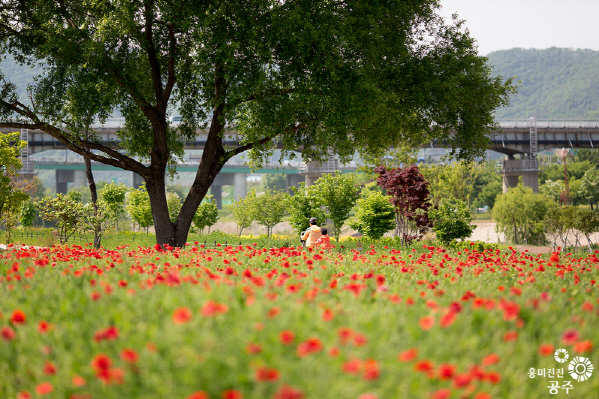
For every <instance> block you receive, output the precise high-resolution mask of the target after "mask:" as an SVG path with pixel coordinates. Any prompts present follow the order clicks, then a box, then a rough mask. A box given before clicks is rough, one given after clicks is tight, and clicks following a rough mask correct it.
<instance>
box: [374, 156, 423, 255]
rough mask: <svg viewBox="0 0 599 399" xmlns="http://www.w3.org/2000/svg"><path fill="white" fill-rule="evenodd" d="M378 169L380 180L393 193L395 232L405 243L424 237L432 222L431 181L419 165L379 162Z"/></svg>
mask: <svg viewBox="0 0 599 399" xmlns="http://www.w3.org/2000/svg"><path fill="white" fill-rule="evenodd" d="M374 171H375V173H377V174H378V175H379V177H378V179H377V184H378V185H379V186H381V187H382V188H383V189H384V190H385V191H386V192H387V195H389V196H390V197H391V198H390V199H389V202H390V203H391V204H392V205H393V207H394V208H395V221H396V222H397V225H396V227H395V235H396V236H399V237H401V240H402V243H403V244H407V243H409V242H411V241H413V240H420V239H421V238H422V236H424V234H425V233H426V231H427V230H428V228H429V227H432V222H431V221H430V220H429V218H428V210H429V208H430V206H431V204H430V202H429V194H430V192H429V190H428V182H427V181H426V180H424V177H423V176H422V174H421V173H420V170H419V169H418V166H416V165H412V166H409V167H407V168H404V169H390V170H387V169H385V167H384V166H377V167H376V168H375V169H374Z"/></svg>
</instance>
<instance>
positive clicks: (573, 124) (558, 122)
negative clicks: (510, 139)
mask: <svg viewBox="0 0 599 399" xmlns="http://www.w3.org/2000/svg"><path fill="white" fill-rule="evenodd" d="M497 123H499V126H500V127H502V128H506V129H509V128H528V127H530V124H531V120H530V119H498V120H497ZM536 126H537V129H543V128H562V129H580V128H587V129H593V128H599V120H582V119H577V120H574V119H537V120H536Z"/></svg>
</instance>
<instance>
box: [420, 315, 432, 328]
mask: <svg viewBox="0 0 599 399" xmlns="http://www.w3.org/2000/svg"><path fill="white" fill-rule="evenodd" d="M418 323H419V324H420V328H422V329H423V330H430V329H431V328H433V326H434V325H435V318H434V317H433V316H424V317H422V318H421V319H420V321H419V322H418Z"/></svg>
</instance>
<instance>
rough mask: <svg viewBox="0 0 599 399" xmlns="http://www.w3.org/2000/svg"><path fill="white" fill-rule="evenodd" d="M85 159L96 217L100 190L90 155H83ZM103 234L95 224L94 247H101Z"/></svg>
mask: <svg viewBox="0 0 599 399" xmlns="http://www.w3.org/2000/svg"><path fill="white" fill-rule="evenodd" d="M83 159H84V160H85V174H86V175H87V184H88V185H89V191H90V193H91V196H92V206H93V207H94V217H96V216H98V190H97V189H96V183H95V181H94V174H93V173H92V162H91V160H90V159H89V157H83ZM101 241H102V236H101V235H100V234H99V231H98V227H97V226H94V248H95V249H100V245H101Z"/></svg>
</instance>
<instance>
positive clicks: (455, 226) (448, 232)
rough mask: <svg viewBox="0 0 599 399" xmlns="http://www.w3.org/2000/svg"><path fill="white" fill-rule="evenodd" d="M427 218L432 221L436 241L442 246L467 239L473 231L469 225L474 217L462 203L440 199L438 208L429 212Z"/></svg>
mask: <svg viewBox="0 0 599 399" xmlns="http://www.w3.org/2000/svg"><path fill="white" fill-rule="evenodd" d="M429 217H430V218H431V220H433V223H434V227H433V231H434V232H435V234H436V235H437V239H438V240H439V241H441V242H442V243H444V244H449V243H450V242H452V241H455V240H458V239H464V238H468V237H470V236H471V235H472V232H473V231H474V229H475V226H474V225H472V224H470V223H471V222H472V221H473V220H474V216H472V212H470V209H468V206H467V205H466V203H465V202H464V201H460V200H455V201H449V200H447V199H442V200H441V203H440V205H439V207H437V208H436V209H433V210H432V211H430V212H429Z"/></svg>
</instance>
